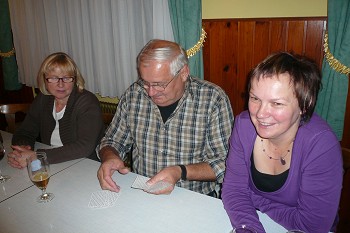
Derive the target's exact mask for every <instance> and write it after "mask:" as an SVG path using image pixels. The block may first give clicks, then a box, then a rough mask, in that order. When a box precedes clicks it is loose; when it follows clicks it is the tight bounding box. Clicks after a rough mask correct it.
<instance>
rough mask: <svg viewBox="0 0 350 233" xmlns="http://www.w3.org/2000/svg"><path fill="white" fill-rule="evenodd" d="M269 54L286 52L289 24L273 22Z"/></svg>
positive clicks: (270, 32)
mask: <svg viewBox="0 0 350 233" xmlns="http://www.w3.org/2000/svg"><path fill="white" fill-rule="evenodd" d="M269 34H270V35H269V41H268V42H266V43H268V45H269V52H270V53H275V52H279V51H285V50H286V38H287V22H285V21H277V20H272V21H271V25H270V31H269Z"/></svg>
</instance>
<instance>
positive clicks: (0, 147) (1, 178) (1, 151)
mask: <svg viewBox="0 0 350 233" xmlns="http://www.w3.org/2000/svg"><path fill="white" fill-rule="evenodd" d="M3 142H4V141H3V139H2V136H1V132H0V161H1V160H2V159H3V158H4V157H5V147H4V144H3ZM9 179H11V177H10V176H7V175H2V173H1V169H0V183H5V182H6V181H8V180H9Z"/></svg>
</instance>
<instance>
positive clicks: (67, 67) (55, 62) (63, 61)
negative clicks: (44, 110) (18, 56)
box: [37, 52, 85, 95]
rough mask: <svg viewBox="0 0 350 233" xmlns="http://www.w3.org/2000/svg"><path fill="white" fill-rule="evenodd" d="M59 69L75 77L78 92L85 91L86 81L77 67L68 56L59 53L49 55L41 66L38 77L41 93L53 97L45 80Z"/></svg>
mask: <svg viewBox="0 0 350 233" xmlns="http://www.w3.org/2000/svg"><path fill="white" fill-rule="evenodd" d="M57 67H59V68H60V69H61V70H62V71H63V72H64V73H66V74H68V75H71V76H74V83H75V85H77V87H78V90H79V91H80V92H81V91H83V89H84V84H85V80H84V78H83V76H82V75H81V73H80V71H79V69H78V67H77V65H76V64H75V62H74V61H73V59H72V58H70V57H69V56H68V55H67V54H65V53H62V52H58V53H53V54H51V55H49V56H48V57H47V58H45V60H44V61H43V63H42V64H41V67H40V70H39V72H38V76H37V82H38V86H39V89H40V91H41V92H42V93H43V94H44V95H51V94H50V93H49V92H48V91H47V89H46V85H45V84H46V83H45V78H46V75H47V74H48V73H49V72H52V71H53V70H54V69H55V68H57Z"/></svg>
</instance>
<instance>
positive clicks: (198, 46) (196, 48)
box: [186, 28, 207, 58]
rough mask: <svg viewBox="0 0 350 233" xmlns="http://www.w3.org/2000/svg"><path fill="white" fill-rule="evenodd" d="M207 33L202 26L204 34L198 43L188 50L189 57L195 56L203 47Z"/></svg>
mask: <svg viewBox="0 0 350 233" xmlns="http://www.w3.org/2000/svg"><path fill="white" fill-rule="evenodd" d="M206 35H207V33H206V32H205V31H204V29H203V28H202V34H201V37H200V38H199V41H198V42H197V44H195V45H194V46H193V47H192V48H190V49H187V50H186V54H187V57H188V58H190V57H192V56H194V55H195V54H196V53H197V52H198V51H199V50H200V49H201V48H202V47H203V43H204V41H205V38H206V37H207V36H206Z"/></svg>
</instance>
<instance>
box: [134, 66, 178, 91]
mask: <svg viewBox="0 0 350 233" xmlns="http://www.w3.org/2000/svg"><path fill="white" fill-rule="evenodd" d="M181 69H182V68H181ZM181 69H179V70H178V71H177V72H176V73H175V75H174V77H173V78H172V79H171V80H170V81H169V82H167V83H158V82H157V83H149V82H147V81H144V80H143V79H142V78H140V79H139V80H138V83H139V84H140V85H141V86H142V87H143V88H145V89H146V90H149V89H150V88H151V87H152V88H153V89H154V90H156V91H165V88H167V86H168V85H169V84H170V83H171V82H172V81H173V80H174V79H175V78H176V76H177V75H178V74H179V73H180V71H181Z"/></svg>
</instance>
